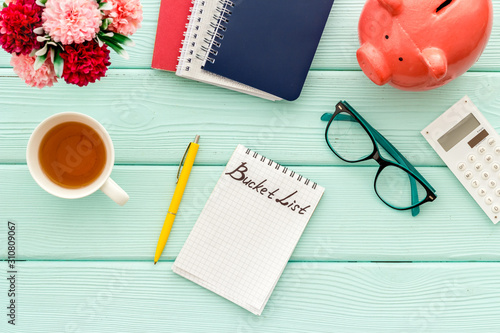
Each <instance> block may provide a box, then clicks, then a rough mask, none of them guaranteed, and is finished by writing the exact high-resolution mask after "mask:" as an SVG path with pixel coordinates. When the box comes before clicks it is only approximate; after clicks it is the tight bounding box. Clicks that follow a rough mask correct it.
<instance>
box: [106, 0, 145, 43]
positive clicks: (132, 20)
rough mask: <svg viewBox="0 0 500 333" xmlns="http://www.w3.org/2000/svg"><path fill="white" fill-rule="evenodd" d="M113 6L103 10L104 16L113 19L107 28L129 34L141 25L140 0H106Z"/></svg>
mask: <svg viewBox="0 0 500 333" xmlns="http://www.w3.org/2000/svg"><path fill="white" fill-rule="evenodd" d="M107 3H109V4H111V6H113V8H111V9H110V10H105V11H103V12H104V16H105V18H111V19H113V22H112V23H111V24H110V25H109V26H108V30H110V31H113V32H117V33H119V34H122V35H125V36H130V35H132V34H133V33H135V32H136V31H137V29H139V28H140V27H141V22H142V5H141V2H140V0H107Z"/></svg>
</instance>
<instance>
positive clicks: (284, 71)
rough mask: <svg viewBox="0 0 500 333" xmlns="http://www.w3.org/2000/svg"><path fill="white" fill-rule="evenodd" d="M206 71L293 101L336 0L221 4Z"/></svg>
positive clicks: (227, 0) (248, 0)
mask: <svg viewBox="0 0 500 333" xmlns="http://www.w3.org/2000/svg"><path fill="white" fill-rule="evenodd" d="M221 1H222V2H223V5H222V6H221V7H220V14H219V16H218V17H217V18H215V20H214V22H213V23H214V27H215V28H216V30H215V32H214V33H213V37H212V38H211V40H210V41H209V47H208V49H207V54H206V56H205V63H204V67H203V69H204V70H206V71H209V72H212V73H214V74H218V75H221V76H224V77H226V78H228V79H232V80H235V81H238V82H240V83H244V84H246V85H248V86H251V87H254V88H257V89H259V90H262V91H265V92H268V93H270V94H272V95H275V96H278V97H281V98H283V99H286V100H289V101H292V100H295V99H297V98H298V97H299V95H300V92H301V90H302V87H303V85H304V81H305V79H306V77H307V73H308V72H309V68H310V67H311V63H312V60H313V57H314V54H315V53H316V49H317V47H318V43H319V40H320V38H321V34H322V33H323V29H324V27H325V24H326V20H327V19H328V15H329V14H330V10H331V7H332V5H333V0H235V1H230V0H221Z"/></svg>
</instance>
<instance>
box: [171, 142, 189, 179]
mask: <svg viewBox="0 0 500 333" xmlns="http://www.w3.org/2000/svg"><path fill="white" fill-rule="evenodd" d="M191 144H192V142H190V143H189V144H188V146H187V148H186V151H185V152H184V155H183V156H182V159H181V162H180V163H179V168H178V169H177V181H176V182H175V183H176V184H177V183H178V182H179V176H180V174H181V170H182V165H183V164H184V160H185V159H186V155H187V153H188V150H189V147H191Z"/></svg>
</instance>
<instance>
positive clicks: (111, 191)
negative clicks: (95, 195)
mask: <svg viewBox="0 0 500 333" xmlns="http://www.w3.org/2000/svg"><path fill="white" fill-rule="evenodd" d="M101 191H103V192H104V194H106V195H107V196H108V197H110V198H111V200H113V201H114V202H116V203H117V204H119V205H120V206H123V205H125V204H126V203H127V201H128V199H129V195H128V194H127V192H125V191H124V190H123V189H122V188H121V187H120V186H119V185H118V184H117V183H115V181H114V180H113V179H111V178H108V179H107V180H106V182H105V183H104V185H102V186H101Z"/></svg>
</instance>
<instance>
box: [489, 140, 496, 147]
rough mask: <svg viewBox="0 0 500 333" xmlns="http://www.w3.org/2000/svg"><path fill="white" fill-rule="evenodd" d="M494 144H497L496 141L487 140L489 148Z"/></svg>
mask: <svg viewBox="0 0 500 333" xmlns="http://www.w3.org/2000/svg"><path fill="white" fill-rule="evenodd" d="M496 142H497V141H496V140H495V139H494V138H490V139H489V140H488V144H489V145H490V146H493V145H494V144H495V143H496Z"/></svg>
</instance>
